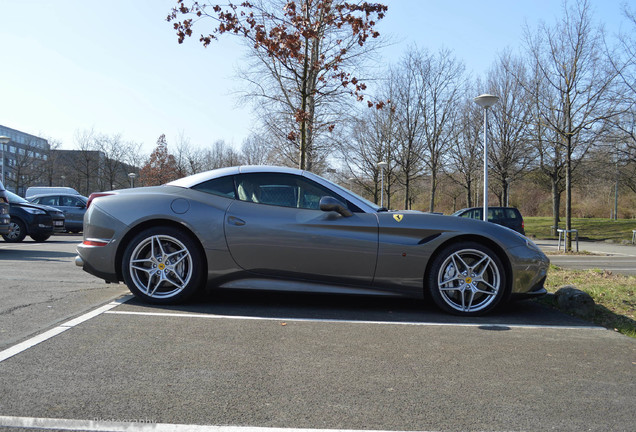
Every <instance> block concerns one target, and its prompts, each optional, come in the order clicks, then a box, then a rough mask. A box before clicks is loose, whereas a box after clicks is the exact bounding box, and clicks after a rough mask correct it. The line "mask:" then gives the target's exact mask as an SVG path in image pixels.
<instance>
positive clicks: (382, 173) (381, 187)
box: [378, 162, 389, 207]
mask: <svg viewBox="0 0 636 432" xmlns="http://www.w3.org/2000/svg"><path fill="white" fill-rule="evenodd" d="M378 166H379V167H380V171H381V173H380V207H384V170H385V169H386V167H388V166H389V164H388V163H386V162H380V163H378Z"/></svg>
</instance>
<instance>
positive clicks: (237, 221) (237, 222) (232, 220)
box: [227, 216, 245, 226]
mask: <svg viewBox="0 0 636 432" xmlns="http://www.w3.org/2000/svg"><path fill="white" fill-rule="evenodd" d="M227 223H229V224H232V225H236V226H243V225H245V221H244V220H243V219H239V218H237V217H235V216H230V217H228V218H227Z"/></svg>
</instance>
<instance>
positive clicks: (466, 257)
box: [427, 242, 506, 316]
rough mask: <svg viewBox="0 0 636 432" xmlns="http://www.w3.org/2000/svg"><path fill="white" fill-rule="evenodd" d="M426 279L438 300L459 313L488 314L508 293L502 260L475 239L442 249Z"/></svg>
mask: <svg viewBox="0 0 636 432" xmlns="http://www.w3.org/2000/svg"><path fill="white" fill-rule="evenodd" d="M427 279H428V280H427V282H428V287H429V290H430V294H431V296H432V298H433V301H435V304H436V305H437V306H438V307H440V308H441V309H443V310H444V311H446V312H450V313H453V314H456V315H465V316H476V315H482V314H485V313H487V312H489V311H491V310H493V309H494V308H495V307H497V305H498V304H499V303H500V302H501V300H502V298H504V296H505V294H506V274H505V269H504V266H503V264H502V262H501V260H500V259H499V257H498V256H497V254H495V253H494V252H493V251H492V250H491V249H490V248H488V247H486V246H483V245H481V244H479V243H475V242H460V243H456V244H453V245H450V246H448V247H446V248H445V249H443V250H442V251H441V252H440V253H438V254H437V256H436V258H435V259H434V260H433V262H432V265H431V270H430V272H429V274H428V278H427Z"/></svg>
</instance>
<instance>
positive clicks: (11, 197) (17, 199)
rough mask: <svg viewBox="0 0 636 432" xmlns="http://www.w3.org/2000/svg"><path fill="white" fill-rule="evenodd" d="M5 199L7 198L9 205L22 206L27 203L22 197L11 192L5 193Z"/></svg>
mask: <svg viewBox="0 0 636 432" xmlns="http://www.w3.org/2000/svg"><path fill="white" fill-rule="evenodd" d="M7 197H8V198H9V204H23V203H28V201H27V200H25V199H24V198H22V197H19V196H17V195H16V194H14V193H13V192H9V191H7Z"/></svg>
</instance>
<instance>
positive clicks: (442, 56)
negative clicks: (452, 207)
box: [414, 49, 464, 212]
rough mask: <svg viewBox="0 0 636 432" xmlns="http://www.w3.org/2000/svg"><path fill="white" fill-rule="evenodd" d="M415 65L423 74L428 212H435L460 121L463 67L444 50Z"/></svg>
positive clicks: (425, 55)
mask: <svg viewBox="0 0 636 432" xmlns="http://www.w3.org/2000/svg"><path fill="white" fill-rule="evenodd" d="M414 66H415V67H416V68H417V73H419V74H420V79H421V86H422V92H421V97H420V99H419V104H420V106H421V108H420V114H421V122H422V123H421V124H422V140H423V147H422V149H423V150H424V152H423V153H421V154H420V156H421V157H422V161H423V162H424V165H425V166H426V167H427V168H428V174H429V178H430V187H429V193H430V202H429V211H431V212H434V211H435V192H436V189H437V178H438V175H439V173H440V172H441V171H442V169H443V166H444V163H445V155H446V152H447V150H448V149H449V147H450V145H451V142H452V141H453V138H454V135H455V127H456V123H457V121H458V106H459V104H460V97H461V96H462V92H461V90H462V88H463V79H464V77H463V74H464V65H463V63H461V62H460V61H458V60H457V59H456V58H455V57H453V55H452V53H451V52H450V51H448V50H445V49H442V50H440V51H439V52H438V53H437V54H430V53H428V52H426V51H423V52H421V53H420V54H419V56H418V57H417V58H416V61H415V63H414Z"/></svg>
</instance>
